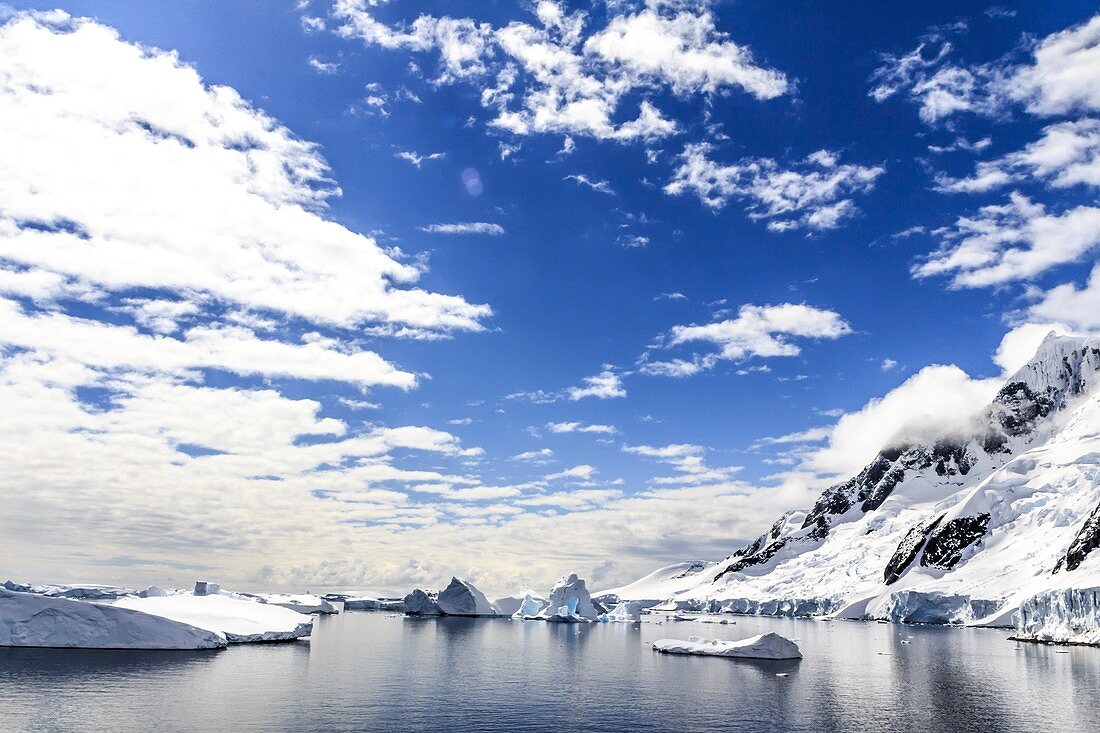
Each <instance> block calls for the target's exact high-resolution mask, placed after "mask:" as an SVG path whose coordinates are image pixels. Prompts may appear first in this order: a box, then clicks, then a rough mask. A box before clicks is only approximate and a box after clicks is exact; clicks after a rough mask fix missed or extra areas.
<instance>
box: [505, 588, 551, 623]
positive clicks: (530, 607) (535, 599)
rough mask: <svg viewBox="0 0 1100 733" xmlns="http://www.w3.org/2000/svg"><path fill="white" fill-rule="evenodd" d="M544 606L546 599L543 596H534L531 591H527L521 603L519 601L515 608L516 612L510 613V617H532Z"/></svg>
mask: <svg viewBox="0 0 1100 733" xmlns="http://www.w3.org/2000/svg"><path fill="white" fill-rule="evenodd" d="M545 606H546V599H545V598H543V597H541V596H536V595H534V594H532V593H528V594H527V595H526V596H525V597H524V599H523V603H521V604H520V606H519V608H518V609H516V612H515V613H513V614H512V618H514V619H524V618H534V617H535V616H537V615H538V613H539V611H541V610H542V609H543V608H544V607H545Z"/></svg>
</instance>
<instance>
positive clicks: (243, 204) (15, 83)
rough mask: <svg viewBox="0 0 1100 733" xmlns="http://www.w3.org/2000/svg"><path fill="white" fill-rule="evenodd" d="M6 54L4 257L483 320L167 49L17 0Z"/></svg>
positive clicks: (93, 280) (168, 284)
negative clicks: (332, 210) (351, 218)
mask: <svg viewBox="0 0 1100 733" xmlns="http://www.w3.org/2000/svg"><path fill="white" fill-rule="evenodd" d="M0 66H2V67H3V68H4V69H6V70H7V71H6V74H5V75H4V77H3V79H0V262H2V263H4V264H3V266H4V267H6V268H9V269H10V268H12V267H17V268H21V269H25V270H29V271H31V272H48V273H53V274H54V275H56V276H57V277H58V278H59V279H60V282H61V283H64V284H66V285H78V286H80V287H84V288H94V289H98V290H101V291H107V292H123V293H124V292H125V291H127V290H131V289H134V288H147V289H151V290H166V291H173V292H181V293H190V294H195V295H201V296H203V297H204V298H207V299H209V300H211V301H214V302H221V303H226V304H230V305H234V306H236V307H239V308H242V309H248V310H253V311H259V312H275V313H280V314H285V315H287V316H291V317H296V318H303V319H307V320H310V321H318V322H324V323H328V324H332V325H335V326H340V327H355V326H358V325H361V324H364V323H370V322H388V323H400V324H404V325H406V326H409V327H411V328H417V329H430V330H440V331H448V330H456V329H461V330H481V329H482V328H483V327H482V326H481V324H480V321H481V320H482V319H483V318H485V317H486V316H488V315H489V313H490V310H489V308H488V307H487V306H483V305H474V304H470V303H468V302H466V301H465V300H464V299H462V298H460V297H457V296H452V295H441V294H437V293H429V292H426V291H423V290H420V289H417V288H414V287H410V286H412V285H413V284H414V283H415V282H416V280H417V279H418V278H419V276H420V270H419V269H418V268H417V267H416V266H414V265H413V264H411V263H404V262H402V261H400V255H399V253H397V252H396V251H387V250H384V249H383V248H381V247H379V246H378V244H377V243H376V242H375V241H374V240H372V239H371V238H369V237H366V236H364V235H361V234H357V233H355V232H352V231H349V230H348V229H346V228H344V227H342V226H340V225H339V224H336V223H335V222H332V221H328V220H326V219H325V218H324V216H323V215H322V214H323V207H324V202H325V199H326V198H328V197H331V196H334V195H338V194H339V189H338V188H337V187H336V186H335V184H334V183H333V182H332V181H331V180H329V179H328V178H327V177H326V176H327V167H326V164H325V161H324V160H323V159H322V158H321V156H320V155H319V154H318V152H317V149H316V147H315V146H314V145H312V144H311V143H308V142H305V141H302V140H299V139H298V138H296V137H294V136H293V135H292V134H291V133H290V131H288V130H287V129H286V128H285V127H283V126H282V125H280V124H279V123H278V122H277V121H276V120H274V119H272V118H270V117H268V116H267V115H265V114H264V113H262V112H261V111H259V110H257V109H255V108H254V107H252V106H251V105H249V104H248V103H247V102H245V101H244V100H242V99H241V98H240V96H239V95H238V94H237V93H236V92H235V91H234V90H232V89H230V88H228V87H207V86H204V85H203V83H202V80H201V78H200V77H199V75H198V74H197V73H196V72H195V71H194V70H193V69H191V68H190V67H188V66H185V65H184V64H182V63H181V62H180V61H179V60H178V59H177V57H176V56H175V55H173V54H169V53H165V52H161V51H156V50H152V49H145V48H141V47H138V46H136V45H133V44H129V43H125V42H123V41H121V40H119V38H118V36H117V34H116V33H115V32H114V31H113V30H112V29H109V28H106V27H104V26H102V25H99V24H97V23H94V22H91V21H82V20H70V19H68V18H67V16H64V15H63V14H53V15H51V16H49V18H48V19H47V17H46V16H33V15H26V14H20V15H16V16H15V17H14V18H13V19H11V20H9V21H8V22H7V23H6V24H4V25H3V26H2V28H0ZM242 141H248V144H247V145H245V144H243V143H242ZM28 225H33V226H28ZM60 292H61V291H60V290H58V293H59V294H60ZM189 299H192V300H193V298H189Z"/></svg>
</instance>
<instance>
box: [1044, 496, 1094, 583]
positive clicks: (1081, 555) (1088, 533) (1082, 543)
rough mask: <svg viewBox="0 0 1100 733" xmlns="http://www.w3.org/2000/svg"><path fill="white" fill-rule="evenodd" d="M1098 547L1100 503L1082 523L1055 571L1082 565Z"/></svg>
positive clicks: (1073, 568)
mask: <svg viewBox="0 0 1100 733" xmlns="http://www.w3.org/2000/svg"><path fill="white" fill-rule="evenodd" d="M1097 547H1100V504H1097V505H1096V508H1095V509H1093V510H1092V514H1090V515H1089V517H1088V519H1086V520H1085V523H1084V524H1083V525H1081V529H1079V530H1078V531H1077V535H1076V536H1075V537H1074V538H1073V542H1071V543H1070V544H1069V549H1067V550H1066V554H1065V556H1064V557H1062V558H1061V559H1060V560H1059V561H1058V564H1057V565H1056V566H1055V567H1054V572H1058V571H1059V570H1061V569H1062V568H1063V567H1064V568H1065V569H1066V570H1076V569H1077V568H1079V567H1081V563H1083V562H1084V561H1085V557H1086V556H1087V555H1088V554H1089V553H1090V552H1092V551H1093V550H1095V549H1096V548H1097Z"/></svg>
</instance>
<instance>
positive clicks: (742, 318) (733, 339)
mask: <svg viewBox="0 0 1100 733" xmlns="http://www.w3.org/2000/svg"><path fill="white" fill-rule="evenodd" d="M851 332H852V328H851V326H850V325H848V322H847V321H845V320H844V319H843V318H841V316H840V314H838V313H836V312H834V311H830V310H825V309H821V308H814V307H813V306H808V305H804V304H794V303H783V304H781V305H765V306H760V305H743V306H741V308H740V309H739V310H738V314H737V317H736V318H727V319H725V320H722V321H714V322H712V323H708V324H705V325H701V326H699V325H688V326H674V327H673V328H672V330H671V331H669V333H668V335H667V336H666V337H665V345H666V347H669V348H671V347H674V346H680V345H683V344H688V343H694V342H698V341H702V342H705V343H709V344H712V345H714V346H715V347H717V348H718V352H717V353H711V354H705V355H696V356H695V357H693V358H692V360H690V361H689V360H684V359H677V360H675V361H670V362H649V361H643V362H642V364H641V366H640V371H642V372H643V373H646V374H653V375H660V376H691V375H693V374H698V373H699V372H700V371H703V370H705V369H710V368H712V367H713V366H714V365H715V364H716V363H717V361H718V360H720V359H724V360H731V361H741V360H744V359H748V358H750V357H754V356H762V357H776V356H797V355H798V354H800V353H801V351H802V349H801V347H800V346H799V345H798V344H796V343H793V342H792V339H793V338H813V339H837V338H840V337H841V336H846V335H847V334H850V333H851Z"/></svg>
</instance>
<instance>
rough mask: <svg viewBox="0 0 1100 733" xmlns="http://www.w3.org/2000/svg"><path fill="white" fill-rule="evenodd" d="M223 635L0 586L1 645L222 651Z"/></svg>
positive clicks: (138, 613)
mask: <svg viewBox="0 0 1100 733" xmlns="http://www.w3.org/2000/svg"><path fill="white" fill-rule="evenodd" d="M225 645H226V638H225V637H224V636H223V635H222V634H220V633H218V632H217V631H212V630H209V629H203V628H198V627H195V626H191V625H188V624H185V623H180V622H179V621H174V620H171V619H167V618H164V617H161V616H154V615H150V614H147V613H142V612H141V611H134V610H131V609H128V608H123V607H119V606H117V605H107V604H103V603H96V602H91V601H78V600H72V599H69V598H55V597H52V596H47V595H42V594H33V593H19V592H15V591H10V590H7V589H6V588H3V589H0V646H29V647H58V648H69V649H221V648H223V647H225Z"/></svg>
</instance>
